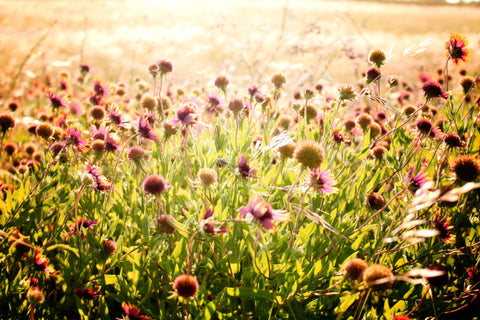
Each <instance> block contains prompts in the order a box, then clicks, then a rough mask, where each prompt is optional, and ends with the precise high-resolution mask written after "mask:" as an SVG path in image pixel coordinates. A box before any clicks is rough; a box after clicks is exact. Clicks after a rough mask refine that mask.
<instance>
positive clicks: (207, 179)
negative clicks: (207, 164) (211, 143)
mask: <svg viewBox="0 0 480 320" xmlns="http://www.w3.org/2000/svg"><path fill="white" fill-rule="evenodd" d="M198 177H199V178H200V181H201V183H202V184H203V185H204V186H205V187H209V186H211V185H213V184H215V183H217V181H218V174H217V171H215V170H213V169H210V168H202V169H200V170H198Z"/></svg>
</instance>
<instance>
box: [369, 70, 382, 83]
mask: <svg viewBox="0 0 480 320" xmlns="http://www.w3.org/2000/svg"><path fill="white" fill-rule="evenodd" d="M365 75H366V77H367V81H366V83H367V84H369V83H372V82H374V81H376V80H379V79H380V78H381V77H382V73H381V72H380V69H378V68H377V67H371V68H369V69H367V71H365Z"/></svg>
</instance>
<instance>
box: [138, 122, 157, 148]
mask: <svg viewBox="0 0 480 320" xmlns="http://www.w3.org/2000/svg"><path fill="white" fill-rule="evenodd" d="M137 132H138V133H139V134H140V136H141V137H142V138H145V139H149V140H152V141H155V142H158V138H157V135H156V134H155V132H154V131H153V129H152V127H150V125H149V124H148V122H147V120H146V119H145V117H144V116H140V118H138V123H137Z"/></svg>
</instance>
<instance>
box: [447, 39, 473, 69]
mask: <svg viewBox="0 0 480 320" xmlns="http://www.w3.org/2000/svg"><path fill="white" fill-rule="evenodd" d="M467 46H468V40H467V38H465V36H463V35H461V34H459V33H457V34H452V35H450V40H449V41H447V43H446V44H445V49H447V56H448V57H449V58H451V59H452V60H453V62H455V64H458V62H459V61H460V60H462V61H463V62H466V61H467V59H468V58H469V56H470V51H471V50H470V49H469V48H467Z"/></svg>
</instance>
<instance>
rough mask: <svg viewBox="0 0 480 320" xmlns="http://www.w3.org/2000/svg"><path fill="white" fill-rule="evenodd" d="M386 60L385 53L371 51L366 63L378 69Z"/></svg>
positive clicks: (377, 50)
mask: <svg viewBox="0 0 480 320" xmlns="http://www.w3.org/2000/svg"><path fill="white" fill-rule="evenodd" d="M386 60H387V56H386V54H385V52H383V50H380V49H376V50H372V51H370V53H369V54H368V61H369V62H370V63H373V64H375V65H376V66H377V67H378V68H380V67H381V66H382V65H383V64H384V63H385V61H386Z"/></svg>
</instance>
